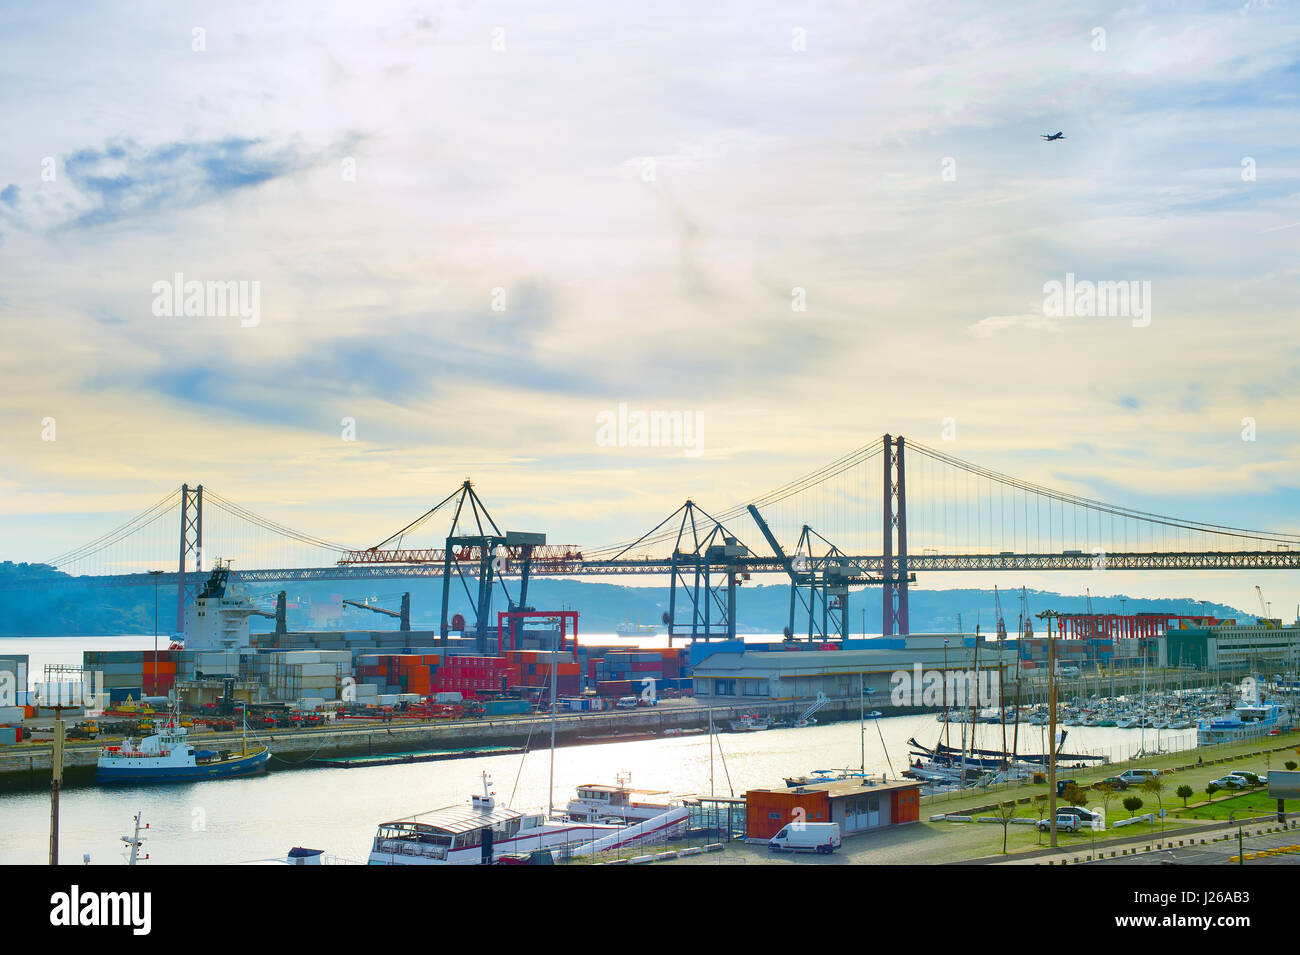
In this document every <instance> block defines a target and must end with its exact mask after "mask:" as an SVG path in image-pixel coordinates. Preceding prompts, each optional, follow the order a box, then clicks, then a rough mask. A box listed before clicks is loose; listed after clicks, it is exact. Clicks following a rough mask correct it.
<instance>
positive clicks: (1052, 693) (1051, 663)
mask: <svg viewBox="0 0 1300 955" xmlns="http://www.w3.org/2000/svg"><path fill="white" fill-rule="evenodd" d="M1037 616H1038V619H1040V620H1046V621H1047V720H1048V734H1049V736H1050V739H1049V741H1048V745H1049V746H1050V749H1049V750H1048V757H1047V811H1048V812H1049V813H1050V814H1051V815H1050V825H1051V829H1050V830H1049V831H1050V832H1051V842H1050V845H1051V846H1052V848H1056V637H1055V636H1054V635H1053V634H1052V630H1053V629H1054V627H1053V624H1054V622H1055V619H1056V618H1057V617H1059V616H1060V613H1058V612H1057V611H1055V610H1044V611H1043V612H1042V613H1040V614H1037Z"/></svg>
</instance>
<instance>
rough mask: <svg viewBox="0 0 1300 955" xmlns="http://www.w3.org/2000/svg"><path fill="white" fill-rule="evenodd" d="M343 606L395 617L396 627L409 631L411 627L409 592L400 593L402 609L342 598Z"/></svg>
mask: <svg viewBox="0 0 1300 955" xmlns="http://www.w3.org/2000/svg"><path fill="white" fill-rule="evenodd" d="M343 604H344V606H347V607H356V608H357V609H358V610H369V611H371V612H373V613H382V614H383V615H384V616H385V617H396V618H397V619H398V620H399V621H401V622H400V624H399V625H398V629H399V630H402V631H409V630H410V629H411V595H410V593H409V592H408V593H404V594H402V609H401V610H387V609H385V608H384V607H376V606H373V605H371V604H368V603H362V602H361V601H360V600H344V601H343Z"/></svg>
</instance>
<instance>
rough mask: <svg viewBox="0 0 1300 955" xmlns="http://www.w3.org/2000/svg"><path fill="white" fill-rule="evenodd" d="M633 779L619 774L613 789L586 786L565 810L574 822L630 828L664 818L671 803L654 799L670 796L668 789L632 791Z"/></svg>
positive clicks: (599, 784) (611, 787)
mask: <svg viewBox="0 0 1300 955" xmlns="http://www.w3.org/2000/svg"><path fill="white" fill-rule="evenodd" d="M631 781H632V780H631V777H630V776H627V775H626V774H620V775H619V777H618V781H617V782H616V783H615V785H613V786H608V785H605V784H603V783H584V784H583V785H581V786H579V787H578V795H577V796H576V797H575V798H574V799H571V800H569V804H568V805H567V806H565V807H564V812H565V815H567V816H568V817H569V819H571V820H572V821H574V822H605V823H611V824H616V825H618V824H621V825H629V824H631V823H634V822H645V821H647V820H649V819H654V818H655V817H656V816H662V815H663V814H664V813H666V812H667V811H668V810H669V808H670V806H669V804H668V800H666V799H663V800H658V799H652V798H650V797H663V796H667V795H668V791H667V790H666V789H633V788H632V787H631V786H630V785H629V784H630V783H631Z"/></svg>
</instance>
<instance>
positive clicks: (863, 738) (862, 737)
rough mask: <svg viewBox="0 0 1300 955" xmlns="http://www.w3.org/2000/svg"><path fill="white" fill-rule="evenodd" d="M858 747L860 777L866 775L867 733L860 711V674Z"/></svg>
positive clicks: (860, 677) (860, 687)
mask: <svg viewBox="0 0 1300 955" xmlns="http://www.w3.org/2000/svg"><path fill="white" fill-rule="evenodd" d="M858 745H859V746H860V747H861V748H862V775H864V776H865V775H866V774H867V732H866V726H865V720H864V719H863V711H862V674H861V673H859V674H858Z"/></svg>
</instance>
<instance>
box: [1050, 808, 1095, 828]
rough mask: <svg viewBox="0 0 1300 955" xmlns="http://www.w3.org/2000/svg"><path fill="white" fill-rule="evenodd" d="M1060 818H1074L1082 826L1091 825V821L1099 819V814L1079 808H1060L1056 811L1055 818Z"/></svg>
mask: <svg viewBox="0 0 1300 955" xmlns="http://www.w3.org/2000/svg"><path fill="white" fill-rule="evenodd" d="M1061 816H1074V817H1075V818H1077V819H1078V820H1079V822H1080V823H1082V824H1083V825H1091V824H1092V822H1093V820H1095V819H1100V818H1101V813H1099V812H1093V811H1092V810H1091V809H1084V808H1083V807H1081V806H1062V807H1061V808H1059V809H1057V810H1056V817H1057V818H1058V819H1059V818H1060V817H1061Z"/></svg>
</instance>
